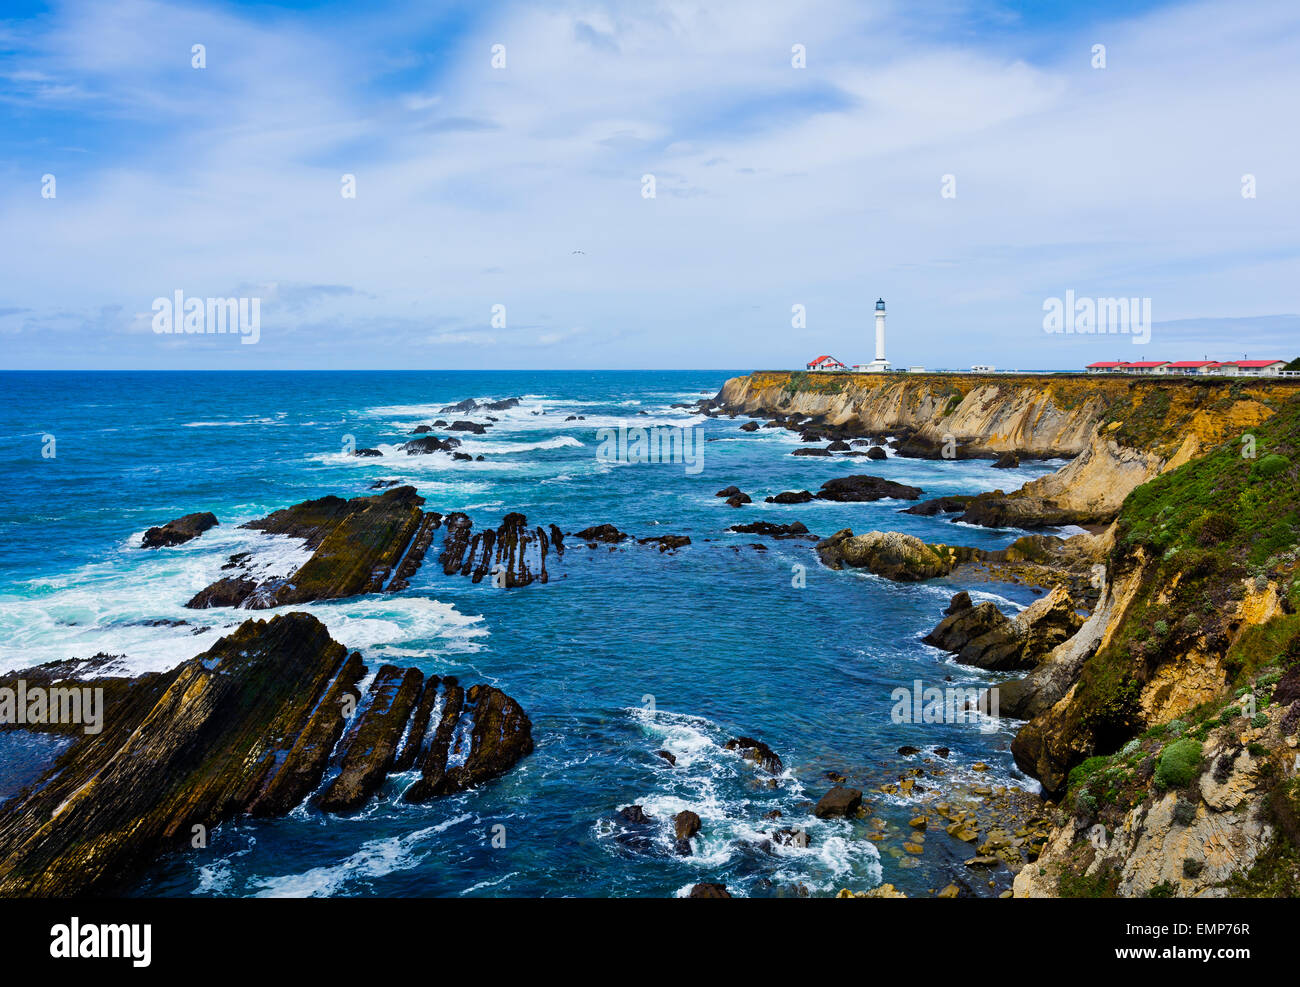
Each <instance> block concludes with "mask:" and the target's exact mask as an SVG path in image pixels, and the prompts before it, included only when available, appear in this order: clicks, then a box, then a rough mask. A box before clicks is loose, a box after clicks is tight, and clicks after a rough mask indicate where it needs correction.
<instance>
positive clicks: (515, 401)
mask: <svg viewBox="0 0 1300 987" xmlns="http://www.w3.org/2000/svg"><path fill="white" fill-rule="evenodd" d="M522 401H523V398H505V399H503V400H501V401H486V402H484V403H483V404H480V405H479V407H480V408H485V409H487V410H488V411H509V410H510V409H511V408H517V407H519V405H520V403H521V402H522Z"/></svg>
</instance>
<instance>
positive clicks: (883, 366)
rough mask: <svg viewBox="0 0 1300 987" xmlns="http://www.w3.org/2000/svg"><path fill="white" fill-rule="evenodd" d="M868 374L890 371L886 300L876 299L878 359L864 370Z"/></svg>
mask: <svg viewBox="0 0 1300 987" xmlns="http://www.w3.org/2000/svg"><path fill="white" fill-rule="evenodd" d="M862 369H863V370H866V371H867V372H873V371H880V370H888V369H889V361H888V360H886V359H885V300H884V299H883V298H877V299H876V358H875V359H874V360H872V361H871V362H870V363H869V364H867V365H866V366H865V367H863V368H862Z"/></svg>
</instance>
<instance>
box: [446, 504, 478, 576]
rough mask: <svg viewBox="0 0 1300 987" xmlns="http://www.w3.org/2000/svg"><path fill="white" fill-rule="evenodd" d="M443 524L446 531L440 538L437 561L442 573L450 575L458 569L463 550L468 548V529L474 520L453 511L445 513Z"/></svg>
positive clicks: (463, 555)
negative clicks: (440, 550)
mask: <svg viewBox="0 0 1300 987" xmlns="http://www.w3.org/2000/svg"><path fill="white" fill-rule="evenodd" d="M444 524H445V526H446V529H447V531H446V534H444V535H443V538H442V552H441V554H440V555H439V556H438V561H439V562H440V563H441V564H442V572H443V575H446V576H450V575H454V574H455V573H456V572H459V571H460V567H461V564H462V563H463V562H464V559H465V552H466V550H467V549H468V548H469V540H470V529H471V528H473V527H474V522H473V521H471V520H470V519H469V515H467V514H465V513H463V512H461V511H454V512H452V513H451V514H448V515H447V517H446V518H445V519H444Z"/></svg>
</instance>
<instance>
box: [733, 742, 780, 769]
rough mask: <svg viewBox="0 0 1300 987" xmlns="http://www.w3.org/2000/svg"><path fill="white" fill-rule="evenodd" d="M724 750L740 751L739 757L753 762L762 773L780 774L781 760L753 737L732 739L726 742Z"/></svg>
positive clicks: (770, 749)
mask: <svg viewBox="0 0 1300 987" xmlns="http://www.w3.org/2000/svg"><path fill="white" fill-rule="evenodd" d="M726 749H727V750H729V751H740V754H741V756H742V757H744V759H745V760H746V761H753V762H754V763H755V764H757V765H758V766H759V767H760V768H762V769H763V770H764V771H767V772H770V773H771V774H780V772H781V758H779V757H778V756H777V754H776V752H775V751H774V750H772V748H770V747H768V746H767V744H765V743H763V742H762V741H761V740H755V739H754V738H753V737H733V738H732V739H731V740H728V741H727V743H726Z"/></svg>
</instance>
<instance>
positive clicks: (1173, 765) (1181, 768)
mask: <svg viewBox="0 0 1300 987" xmlns="http://www.w3.org/2000/svg"><path fill="white" fill-rule="evenodd" d="M1201 757H1202V748H1201V745H1200V743H1199V742H1198V741H1195V740H1191V739H1188V738H1184V739H1183V740H1175V741H1174V742H1173V743H1172V744H1170V745H1169V746H1168V747H1166V748H1165V749H1164V752H1163V753H1162V754H1161V755H1160V762H1159V763H1158V764H1157V765H1156V773H1155V781H1156V784H1157V785H1159V786H1160V787H1161V788H1186V787H1187V786H1188V785H1190V784H1191V783H1192V782H1193V781H1194V780H1195V779H1196V778H1197V776H1198V775H1200V773H1201Z"/></svg>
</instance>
